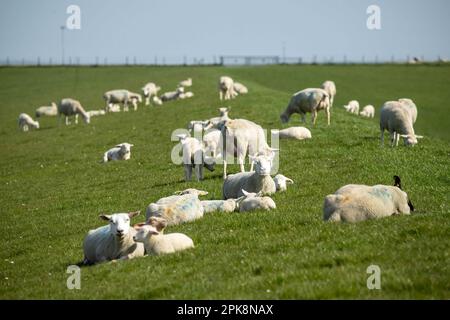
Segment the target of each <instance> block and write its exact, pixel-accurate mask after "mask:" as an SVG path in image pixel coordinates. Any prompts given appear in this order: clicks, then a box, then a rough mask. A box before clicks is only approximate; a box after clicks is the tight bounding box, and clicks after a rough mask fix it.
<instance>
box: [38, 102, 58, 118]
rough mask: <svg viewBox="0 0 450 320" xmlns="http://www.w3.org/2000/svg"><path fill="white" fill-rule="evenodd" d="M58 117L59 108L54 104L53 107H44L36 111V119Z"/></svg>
mask: <svg viewBox="0 0 450 320" xmlns="http://www.w3.org/2000/svg"><path fill="white" fill-rule="evenodd" d="M57 115H58V106H57V105H56V103H54V102H52V104H51V106H42V107H39V108H37V109H36V118H39V117H42V116H47V117H53V116H57Z"/></svg>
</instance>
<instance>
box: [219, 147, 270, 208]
mask: <svg viewBox="0 0 450 320" xmlns="http://www.w3.org/2000/svg"><path fill="white" fill-rule="evenodd" d="M273 158H274V154H272V155H271V156H266V155H259V156H256V157H252V156H250V159H251V160H252V162H254V164H255V171H253V172H240V173H236V174H230V175H229V176H228V177H227V178H226V179H225V181H224V182H223V188H222V192H223V199H225V200H226V199H231V198H234V199H236V198H239V197H242V196H244V195H245V194H244V193H243V191H242V189H244V190H247V191H248V192H262V194H263V195H271V194H273V193H275V192H276V186H275V182H274V181H273V179H272V177H271V176H270V171H271V169H272V161H273Z"/></svg>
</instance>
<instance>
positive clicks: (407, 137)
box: [400, 134, 423, 147]
mask: <svg viewBox="0 0 450 320" xmlns="http://www.w3.org/2000/svg"><path fill="white" fill-rule="evenodd" d="M400 136H401V137H402V138H403V139H404V142H405V146H408V147H413V146H414V145H416V144H417V143H418V141H417V139H422V138H423V136H417V135H412V134H402V135H400Z"/></svg>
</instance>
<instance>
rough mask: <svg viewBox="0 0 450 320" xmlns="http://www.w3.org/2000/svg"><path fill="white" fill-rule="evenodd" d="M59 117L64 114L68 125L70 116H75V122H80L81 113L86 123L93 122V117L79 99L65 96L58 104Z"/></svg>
mask: <svg viewBox="0 0 450 320" xmlns="http://www.w3.org/2000/svg"><path fill="white" fill-rule="evenodd" d="M58 114H59V119H60V120H61V117H62V116H63V115H64V117H65V119H66V125H69V124H70V121H69V117H70V116H75V124H78V115H79V114H81V116H82V117H83V120H84V122H85V123H90V122H91V117H90V116H89V114H88V113H87V112H86V111H85V110H84V108H83V107H82V106H81V103H80V102H79V101H78V100H75V99H71V98H65V99H62V100H61V102H60V103H59V104H58Z"/></svg>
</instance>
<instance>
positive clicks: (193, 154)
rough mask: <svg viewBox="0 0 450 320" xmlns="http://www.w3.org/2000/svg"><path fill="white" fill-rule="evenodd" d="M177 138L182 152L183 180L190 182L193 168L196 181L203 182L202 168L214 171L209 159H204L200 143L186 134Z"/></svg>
mask: <svg viewBox="0 0 450 320" xmlns="http://www.w3.org/2000/svg"><path fill="white" fill-rule="evenodd" d="M177 137H178V138H179V139H180V143H181V147H182V151H183V165H184V175H185V180H186V181H191V177H192V168H195V176H196V177H197V181H201V180H203V167H206V169H208V170H209V171H214V163H212V160H210V158H207V159H206V158H205V155H204V150H203V145H202V143H201V142H200V141H198V140H197V139H196V138H192V137H188V136H187V135H186V134H179V135H177Z"/></svg>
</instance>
